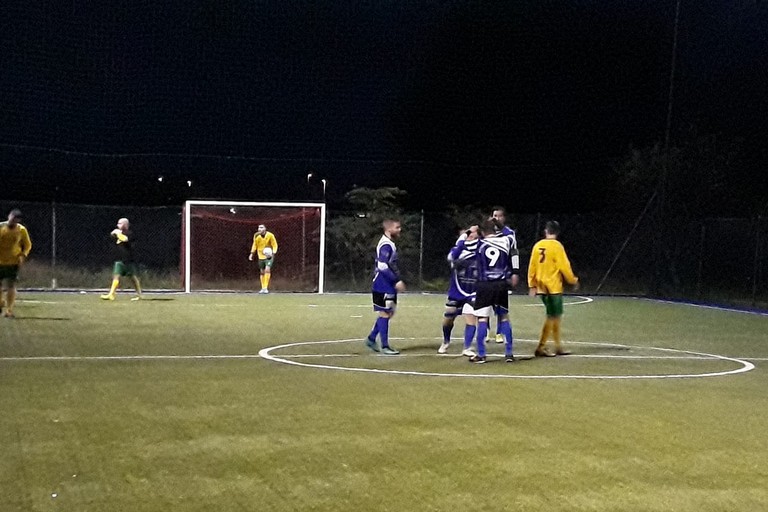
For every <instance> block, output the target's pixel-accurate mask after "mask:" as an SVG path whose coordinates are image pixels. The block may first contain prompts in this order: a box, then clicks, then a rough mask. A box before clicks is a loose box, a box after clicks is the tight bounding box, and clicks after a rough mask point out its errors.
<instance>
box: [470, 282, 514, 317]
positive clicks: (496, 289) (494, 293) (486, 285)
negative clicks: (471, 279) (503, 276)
mask: <svg viewBox="0 0 768 512" xmlns="http://www.w3.org/2000/svg"><path fill="white" fill-rule="evenodd" d="M508 289H509V287H508V286H507V282H506V281H478V283H477V297H475V309H476V310H478V309H482V308H487V307H490V306H493V307H494V308H503V309H504V310H505V311H509V295H508V294H507V290H508Z"/></svg>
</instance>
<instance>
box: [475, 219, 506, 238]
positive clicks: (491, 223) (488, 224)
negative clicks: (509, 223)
mask: <svg viewBox="0 0 768 512" xmlns="http://www.w3.org/2000/svg"><path fill="white" fill-rule="evenodd" d="M500 230H501V224H499V221H497V220H496V219H494V218H493V217H491V218H490V219H485V220H484V221H483V222H482V224H480V231H482V233H483V234H484V235H493V234H496V233H498V232H499V231H500Z"/></svg>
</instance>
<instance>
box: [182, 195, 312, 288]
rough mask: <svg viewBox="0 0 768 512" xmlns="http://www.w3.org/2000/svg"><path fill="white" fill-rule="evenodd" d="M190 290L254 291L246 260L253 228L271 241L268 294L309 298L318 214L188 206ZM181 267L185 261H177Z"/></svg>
mask: <svg viewBox="0 0 768 512" xmlns="http://www.w3.org/2000/svg"><path fill="white" fill-rule="evenodd" d="M187 208H190V211H189V219H190V226H189V232H190V239H189V243H188V244H186V243H183V244H182V252H184V251H185V250H186V247H189V261H190V289H192V290H258V289H259V288H260V283H259V265H258V263H257V261H256V260H255V259H254V261H249V260H248V255H249V254H250V251H251V246H252V243H253V236H254V234H255V233H256V231H257V229H258V226H259V224H264V225H265V226H266V228H267V230H268V231H270V232H271V233H272V234H274V235H275V239H276V240H277V244H278V251H277V254H275V256H274V263H273V266H272V278H271V281H270V289H274V290H276V291H294V292H314V291H317V290H318V283H319V272H320V251H321V245H320V230H321V224H322V211H321V208H319V207H305V206H234V205H194V204H191V205H188V206H187ZM182 261H185V258H182Z"/></svg>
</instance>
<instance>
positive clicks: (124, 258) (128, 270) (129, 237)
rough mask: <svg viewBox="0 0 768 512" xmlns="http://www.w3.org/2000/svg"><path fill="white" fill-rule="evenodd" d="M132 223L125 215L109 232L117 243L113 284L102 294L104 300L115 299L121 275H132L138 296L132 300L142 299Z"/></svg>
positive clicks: (115, 246)
mask: <svg viewBox="0 0 768 512" xmlns="http://www.w3.org/2000/svg"><path fill="white" fill-rule="evenodd" d="M130 226H131V223H130V222H129V221H128V219H126V218H125V217H123V218H121V219H119V220H118V221H117V227H116V228H115V229H113V230H112V232H111V233H110V234H109V236H110V237H111V239H112V241H113V242H114V243H115V245H114V246H113V247H114V250H115V264H114V266H113V270H112V285H111V286H110V287H109V293H107V294H105V295H102V296H101V299H102V300H115V296H116V295H117V287H118V286H119V285H120V278H121V277H130V278H131V281H133V288H134V290H136V296H135V297H133V298H132V299H131V300H133V301H136V300H140V299H141V283H140V282H139V275H138V274H139V273H138V270H137V268H136V260H135V259H134V256H133V231H131V229H130Z"/></svg>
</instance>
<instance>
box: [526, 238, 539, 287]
mask: <svg viewBox="0 0 768 512" xmlns="http://www.w3.org/2000/svg"><path fill="white" fill-rule="evenodd" d="M537 252H538V244H536V245H534V246H533V249H532V250H531V261H530V262H529V263H528V291H529V295H536V288H537V287H538V286H539V284H538V282H537V281H536V274H537V272H538V269H539V258H538V256H537V255H536V253H537Z"/></svg>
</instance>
